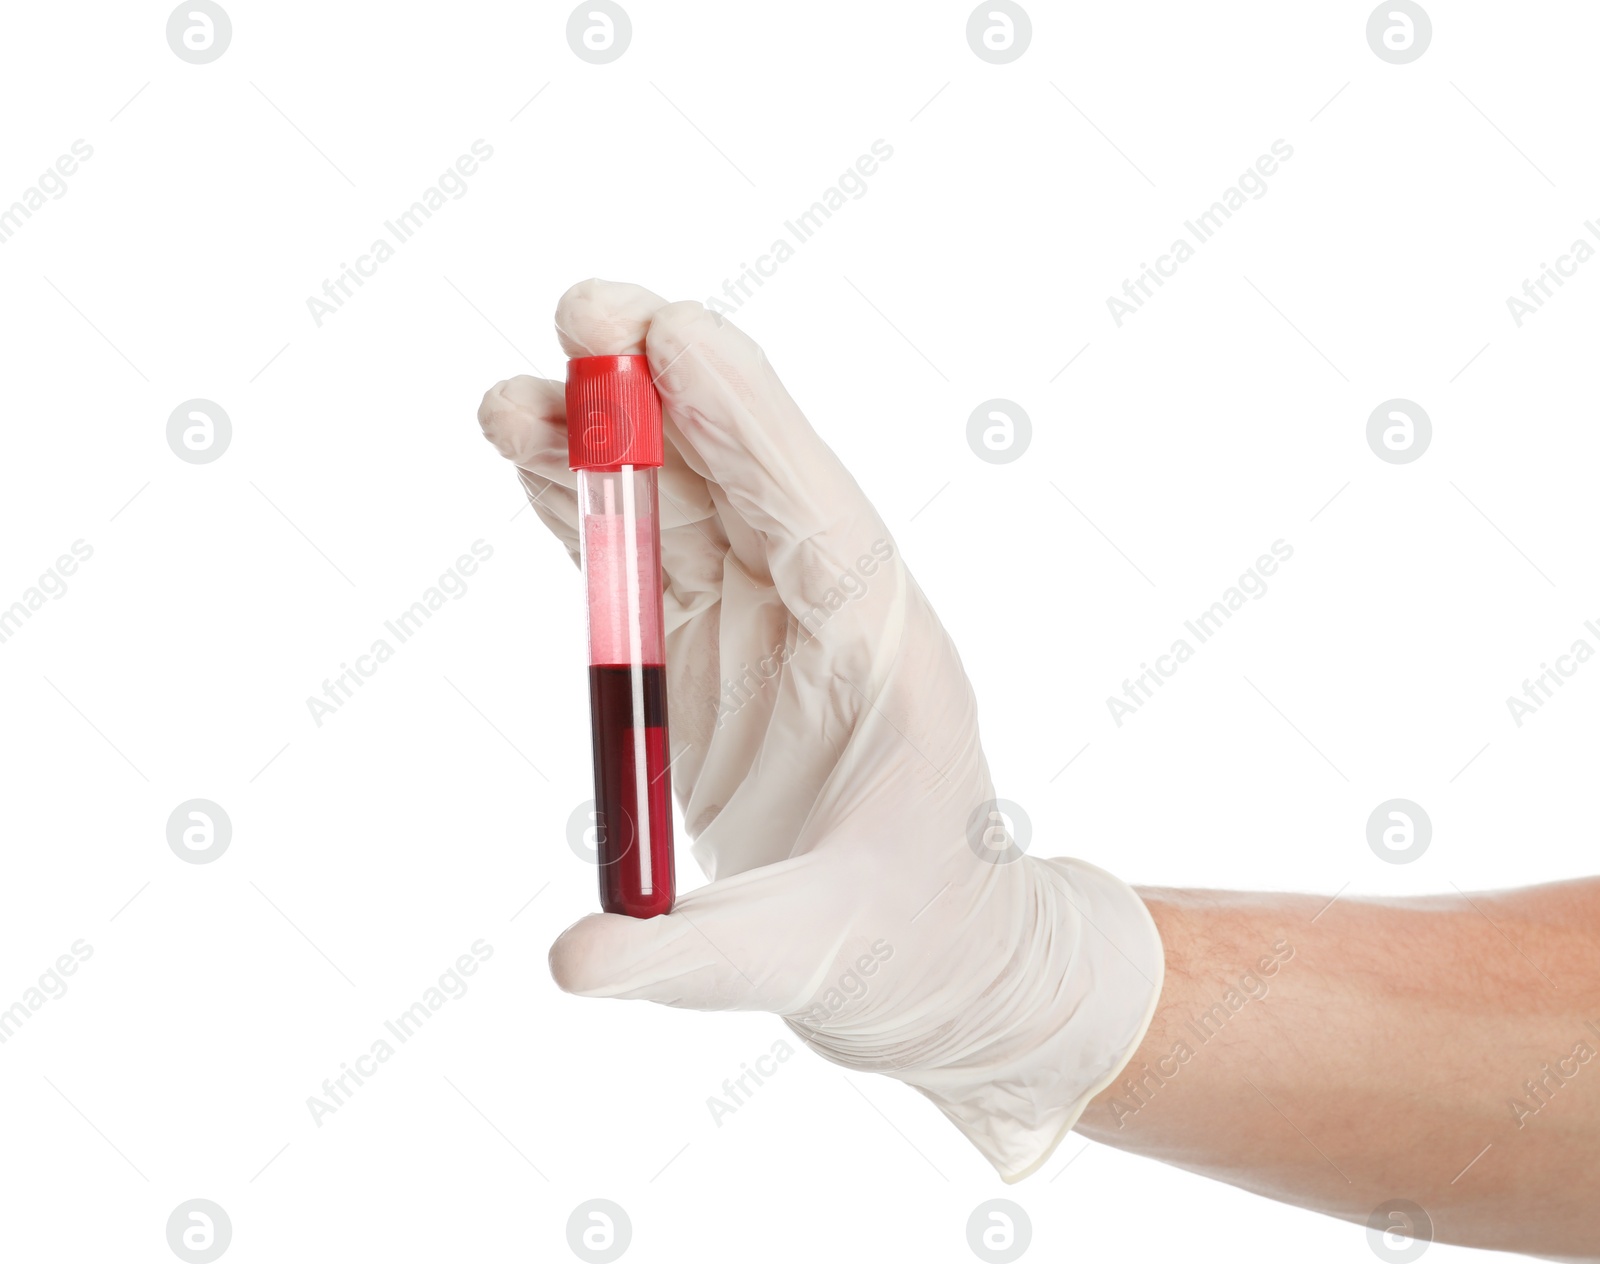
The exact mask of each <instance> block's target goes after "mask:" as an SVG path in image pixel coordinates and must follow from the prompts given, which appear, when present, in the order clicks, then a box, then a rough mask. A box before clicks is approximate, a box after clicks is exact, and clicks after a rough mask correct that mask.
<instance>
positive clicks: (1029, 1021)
mask: <svg viewBox="0 0 1600 1264" xmlns="http://www.w3.org/2000/svg"><path fill="white" fill-rule="evenodd" d="M1021 863H1023V864H1025V865H1027V866H1028V869H1029V873H1028V888H1029V891H1028V894H1029V904H1028V907H1029V910H1030V916H1031V917H1032V919H1033V925H1032V926H1031V927H1030V928H1029V929H1030V930H1031V933H1029V934H1024V935H1022V936H1021V937H1020V939H1019V941H1018V942H1019V945H1020V946H1019V948H1018V957H1019V960H1017V961H1016V962H1015V963H1014V967H1015V968H1014V969H1012V970H1011V971H1008V974H1007V977H1006V978H1004V979H1003V980H1000V981H997V986H1003V987H1005V988H1006V989H1007V990H1008V992H1009V995H1008V996H1007V997H1006V998H1005V1004H1004V1012H1005V1014H1006V1015H1007V1016H1008V1017H1007V1020H1006V1022H1005V1023H1004V1024H1002V1025H1001V1028H1000V1030H998V1031H995V1032H994V1033H993V1034H992V1035H991V1036H990V1037H989V1038H988V1039H986V1040H985V1041H984V1042H983V1043H982V1045H981V1046H979V1047H978V1048H976V1049H974V1050H971V1051H970V1052H968V1053H966V1054H965V1055H964V1056H962V1057H961V1058H960V1060H959V1061H958V1062H955V1063H953V1064H947V1065H945V1066H941V1067H936V1068H919V1069H918V1071H917V1072H915V1073H914V1074H913V1075H909V1076H906V1077H904V1078H906V1079H907V1081H908V1082H909V1083H911V1084H912V1086H913V1087H915V1088H916V1089H917V1090H918V1091H919V1092H921V1093H922V1094H923V1095H924V1096H925V1097H927V1098H928V1099H929V1100H931V1101H932V1102H933V1103H934V1104H935V1105H936V1106H938V1107H939V1109H940V1110H941V1111H943V1112H944V1114H945V1116H946V1118H948V1119H949V1120H950V1121H951V1122H952V1123H953V1124H955V1126H956V1127H957V1128H959V1129H961V1131H962V1132H963V1133H964V1134H965V1135H966V1137H967V1139H968V1140H970V1141H971V1142H972V1143H973V1145H975V1146H977V1147H978V1149H979V1150H980V1151H982V1153H983V1156H984V1157H985V1158H986V1159H988V1160H989V1162H990V1163H992V1164H993V1165H994V1167H995V1169H996V1170H997V1171H998V1172H999V1173H1000V1176H1001V1178H1002V1179H1003V1180H1004V1181H1006V1182H1007V1183H1008V1184H1010V1183H1013V1182H1016V1181H1020V1180H1022V1179H1023V1178H1024V1177H1027V1176H1030V1175H1032V1174H1033V1173H1034V1172H1035V1171H1037V1170H1038V1169H1039V1167H1040V1166H1042V1165H1043V1164H1044V1163H1045V1161H1046V1160H1047V1159H1049V1157H1050V1155H1051V1153H1052V1152H1054V1150H1055V1148H1056V1146H1057V1145H1059V1144H1060V1143H1061V1141H1062V1139H1063V1138H1064V1137H1065V1136H1066V1135H1067V1133H1068V1132H1069V1131H1071V1129H1072V1126H1073V1125H1074V1124H1076V1123H1077V1122H1078V1117H1079V1116H1080V1115H1082V1114H1083V1111H1084V1108H1085V1107H1086V1106H1087V1105H1088V1104H1089V1102H1090V1100H1091V1099H1093V1098H1094V1097H1095V1095H1096V1094H1098V1093H1100V1092H1101V1091H1102V1090H1103V1089H1105V1088H1107V1087H1109V1086H1110V1085H1111V1084H1112V1083H1113V1082H1114V1081H1115V1080H1116V1078H1117V1076H1118V1075H1119V1074H1121V1072H1122V1069H1123V1068H1124V1067H1125V1066H1126V1065H1127V1064H1128V1061H1129V1060H1130V1059H1131V1058H1132V1057H1133V1054H1134V1052H1135V1051H1136V1050H1137V1049H1138V1047H1139V1043H1140V1041H1142V1040H1143V1039H1144V1035H1145V1032H1146V1030H1147V1029H1148V1028H1149V1026H1150V1020H1151V1019H1152V1018H1153V1017H1154V1015H1155V1009H1156V1003H1157V1002H1158V1001H1159V999H1160V997H1161V983H1162V978H1163V974H1164V970H1165V958H1164V954H1163V951H1162V946H1161V936H1160V934H1159V932H1158V931H1157V930H1156V924H1155V921H1154V920H1153V919H1152V918H1151V916H1150V912H1149V910H1148V909H1147V908H1146V907H1145V905H1144V901H1143V900H1141V899H1140V898H1139V896H1138V895H1137V894H1136V893H1135V892H1134V890H1133V888H1132V887H1130V886H1128V885H1127V884H1126V883H1125V882H1123V881H1121V880H1120V879H1118V878H1116V877H1114V876H1113V875H1111V874H1109V873H1106V872H1105V871H1104V870H1103V869H1098V868H1096V867H1095V866H1094V865H1090V864H1086V863H1085V862H1083V861H1081V860H1072V859H1068V858H1065V857H1063V858H1057V859H1047V860H1035V859H1034V858H1032V857H1025V858H1024V859H1023V861H1022V862H1021Z"/></svg>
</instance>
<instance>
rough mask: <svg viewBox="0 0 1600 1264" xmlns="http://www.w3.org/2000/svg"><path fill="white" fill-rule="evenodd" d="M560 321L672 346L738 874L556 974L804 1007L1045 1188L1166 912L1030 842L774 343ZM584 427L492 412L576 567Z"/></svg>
mask: <svg viewBox="0 0 1600 1264" xmlns="http://www.w3.org/2000/svg"><path fill="white" fill-rule="evenodd" d="M556 326H557V329H558V331H559V333H560V337H561V343H562V346H563V347H564V348H565V350H566V352H567V354H568V355H572V356H579V355H621V354H638V353H641V352H642V353H644V354H647V355H648V356H649V358H650V365H651V369H652V372H653V373H654V375H655V376H656V378H657V386H658V388H659V389H660V392H661V397H662V403H663V407H664V413H665V418H666V438H667V455H666V464H665V466H664V468H663V471H662V476H661V492H662V502H661V524H662V531H661V542H662V559H663V561H662V564H663V569H664V570H665V572H666V610H665V614H666V629H667V659H668V662H667V676H668V697H669V704H668V714H669V724H670V727H671V735H672V739H673V742H674V753H675V755H676V756H677V758H676V759H675V762H674V763H673V765H672V768H673V779H674V783H675V785H676V787H677V793H678V800H679V803H680V805H681V807H682V810H683V819H684V821H685V823H686V825H687V829H688V833H689V835H690V836H691V837H692V838H693V839H694V847H693V851H694V855H695V858H696V859H697V860H698V861H699V862H700V865H701V867H702V868H703V869H704V871H705V873H706V875H707V877H708V878H710V879H711V882H710V883H709V885H706V886H703V887H701V888H699V889H697V890H694V891H690V892H688V893H687V894H685V895H683V896H681V898H680V899H679V901H678V904H677V907H676V908H675V910H674V911H673V912H672V913H671V914H669V915H667V916H664V917H657V918H652V919H649V920H636V919H633V918H629V917H622V916H617V915H613V914H597V915H595V916H591V917H585V918H584V919H583V920H581V921H579V922H578V923H577V924H575V925H574V926H572V927H571V928H570V929H568V930H567V931H566V932H565V933H564V934H563V935H562V936H561V937H560V938H559V939H558V940H557V941H556V943H555V945H554V947H553V948H552V949H551V952H550V966H551V971H552V973H553V974H554V976H555V979H556V982H557V983H558V984H560V986H561V987H562V988H564V989H566V990H567V991H569V992H576V993H579V994H582V995H585V996H610V997H627V998H636V999H644V1000H653V1001H659V1002H662V1003H663V1004H667V1005H677V1006H682V1007H685V1008H689V1009H706V1010H724V1009H753V1010H770V1011H771V1012H773V1013H776V1014H780V1015H782V1016H783V1018H784V1021H785V1022H786V1023H787V1024H788V1025H789V1027H790V1028H791V1029H792V1030H793V1031H794V1032H795V1034H796V1035H797V1036H799V1037H800V1038H801V1039H802V1040H804V1041H805V1042H806V1043H807V1044H808V1045H810V1046H811V1047H812V1048H813V1049H815V1050H816V1051H817V1052H818V1053H820V1054H821V1055H822V1056H823V1057H825V1058H828V1059H830V1060H831V1061H833V1062H836V1063H838V1064H840V1065H842V1066H845V1067H851V1068H855V1069H857V1070H862V1071H876V1072H879V1073H881V1074H884V1075H889V1076H893V1077H894V1078H896V1079H899V1080H903V1081H905V1082H906V1083H907V1084H910V1085H912V1086H913V1087H914V1088H916V1089H917V1090H918V1091H919V1092H921V1093H922V1094H923V1095H924V1096H926V1097H928V1098H929V1099H930V1100H931V1101H933V1102H934V1103H935V1104H936V1105H937V1106H938V1107H939V1109H940V1110H942V1111H943V1112H944V1113H945V1115H946V1116H947V1117H948V1118H949V1119H950V1120H951V1121H952V1122H953V1123H954V1124H955V1125H956V1126H957V1127H958V1128H960V1129H961V1131H962V1132H963V1133H965V1134H966V1136H967V1137H968V1138H969V1139H970V1140H971V1141H972V1142H973V1144H974V1145H976V1146H977V1147H978V1149H979V1150H981V1151H982V1152H983V1154H984V1156H985V1157H986V1158H987V1159H988V1160H989V1161H990V1162H991V1163H992V1164H994V1166H995V1167H996V1168H997V1169H998V1170H999V1172H1000V1175H1001V1176H1002V1177H1004V1178H1005V1179H1006V1180H1007V1181H1016V1180H1020V1179H1022V1178H1023V1177H1024V1176H1027V1175H1028V1174H1029V1173H1030V1172H1032V1171H1034V1170H1035V1169H1036V1168H1037V1167H1038V1166H1039V1165H1040V1164H1042V1163H1043V1162H1044V1161H1045V1159H1046V1158H1048V1157H1049V1155H1050V1152H1051V1151H1052V1150H1053V1149H1054V1148H1055V1146H1056V1144H1057V1143H1058V1142H1059V1141H1060V1140H1061V1138H1062V1137H1063V1136H1064V1135H1065V1134H1066V1132H1067V1130H1068V1129H1070V1128H1071V1127H1072V1125H1073V1124H1074V1123H1075V1122H1076V1121H1077V1118H1078V1116H1079V1114H1080V1113H1081V1112H1082V1110H1083V1108H1084V1106H1085V1105H1086V1104H1087V1103H1088V1101H1089V1099H1090V1098H1091V1097H1093V1096H1094V1095H1095V1094H1096V1093H1097V1092H1099V1091H1100V1090H1101V1089H1103V1088H1104V1087H1106V1086H1107V1085H1108V1084H1109V1083H1110V1082H1111V1081H1112V1080H1113V1079H1115V1077H1116V1076H1117V1074H1118V1073H1119V1072H1120V1071H1121V1069H1122V1067H1123V1065H1124V1064H1125V1063H1126V1062H1127V1060H1128V1058H1129V1057H1130V1056H1131V1055H1132V1053H1133V1051H1134V1049H1135V1048H1136V1047H1137V1046H1138V1044H1139V1041H1140V1039H1141V1038H1142V1037H1143V1035H1144V1032H1145V1028H1146V1027H1147V1025H1148V1024H1149V1021H1150V1017H1151V1014H1152V1013H1153V1011H1154V1008H1155V1003H1156V999H1157V997H1158V995H1159V993H1160V985H1161V979H1162V966H1163V960H1162V950H1161V941H1160V938H1159V936H1158V935H1157V933H1156V928H1155V924H1154V923H1153V922H1152V920H1151V918H1150V915H1149V913H1148V912H1147V911H1146V909H1145V907H1144V904H1143V903H1142V902H1141V901H1140V899H1139V898H1138V896H1136V895H1135V894H1134V892H1133V891H1132V890H1131V889H1130V888H1129V887H1127V886H1126V885H1124V884H1123V883H1122V882H1120V881H1119V880H1117V879H1116V878H1114V877H1112V876H1111V875H1110V874H1108V873H1105V872H1103V871H1102V870H1100V869H1097V868H1095V867H1093V866H1092V865H1088V864H1084V863H1082V862H1081V861H1075V860H1069V859H1066V858H1059V859H1040V858H1038V857H1036V856H1032V855H1022V854H1021V853H1020V850H1019V849H1018V848H1017V846H1016V845H1015V843H1014V842H1013V841H1012V840H1011V839H1010V838H1009V836H1008V835H1007V833H1006V827H1005V823H1004V817H1003V816H1002V815H1001V814H999V813H998V810H997V809H996V807H995V804H994V799H995V791H994V786H993V784H992V783H991V781H990V778H989V769H988V766H987V764H986V763H985V761H984V756H983V749H982V747H981V745H980V743H979V739H978V714H977V705H976V701H975V699H974V697H973V692H972V687H971V685H970V684H969V683H968V681H967V677H966V673H965V672H964V671H963V670H962V666H961V660H960V659H959V658H958V657H957V655H956V649H955V646H954V645H952V644H951V642H950V638H949V636H948V635H946V633H945V630H944V628H943V627H942V626H941V625H940V623H939V620H938V618H937V617H936V616H935V615H934V613H933V610H932V609H931V608H930V607H929V605H928V602H927V599H926V598H925V597H924V596H923V594H922V592H921V590H920V589H919V588H918V587H917V585H916V583H915V581H913V580H912V578H911V575H910V572H909V571H908V570H907V569H906V566H905V564H904V561H903V560H902V558H901V556H900V553H899V550H898V549H897V548H896V546H895V544H894V541H893V539H892V537H891V536H890V534H889V531H888V529H887V528H886V527H885V526H884V524H883V521H882V520H881V519H880V518H879V517H878V515H877V513H876V512H875V511H874V510H873V507H872V505H871V504H870V503H868V501H867V499H866V497H865V496H864V495H863V494H862V492H861V489H860V488H859V487H858V486H857V485H856V483H855V480H854V479H852V478H851V477H850V475H849V474H848V473H847V472H846V471H845V469H844V467H843V466H842V465H841V464H840V463H839V460H838V458H837V457H836V456H835V455H834V454H833V452H832V451H831V450H830V449H829V448H828V447H827V446H826V445H825V444H824V443H823V442H822V440H821V439H820V438H818V436H817V434H816V433H815V432H814V431H813V430H812V429H811V427H810V425H809V424H808V423H807V422H806V419H805V418H804V417H803V416H802V415H801V413H800V410H799V408H798V407H797V406H796V405H795V403H794V401H793V400H792V399H790V398H789V395H788V393H787V392H786V391H785V390H784V388H783V386H782V385H781V384H780V383H779V381H778V378H777V376H776V374H774V372H773V371H772V368H771V366H770V365H769V364H768V363H767V360H766V357H765V356H764V355H763V354H762V353H761V350H760V348H758V347H757V346H756V345H755V344H754V343H752V342H751V341H750V339H749V338H748V337H746V336H745V335H744V334H743V333H742V332H740V331H739V330H738V329H737V328H735V327H734V326H733V325H732V324H730V323H729V322H728V321H726V320H724V319H723V318H722V317H721V316H719V315H715V314H713V313H710V312H707V311H706V310H705V309H704V308H703V307H702V306H701V305H700V304H699V303H692V302H689V303H671V304H669V303H666V302H665V301H664V300H662V299H660V298H658V297H656V296H655V295H654V294H651V293H650V292H649V291H647V290H644V289H641V288H639V287H638V286H633V285H619V284H611V283H608V282H604V281H586V282H583V283H582V284H580V285H577V286H574V287H573V288H572V289H571V290H569V291H568V292H567V293H566V294H565V295H564V296H563V297H562V299H561V302H560V305H559V307H558V308H557V311H556ZM564 411H565V405H564V392H563V387H562V384H561V383H559V382H549V381H541V380H538V379H535V378H531V377H518V378H513V379H511V380H510V381H507V382H502V383H500V384H499V385H498V386H496V387H495V388H494V389H492V390H491V391H489V393H488V394H487V395H485V396H484V400H483V405H482V407H481V408H480V410H479V413H478V419H479V421H480V422H481V423H482V425H483V429H484V433H485V435H486V436H487V437H488V438H489V439H490V440H491V441H492V442H493V443H494V444H495V446H496V447H498V448H499V450H500V451H501V453H502V454H503V455H505V456H506V457H508V458H510V459H511V460H512V461H514V462H515V463H516V465H517V467H518V469H519V471H520V472H521V478H522V481H523V484H524V485H525V487H526V488H527V491H528V493H529V495H530V497H531V498H532V500H533V504H534V508H535V510H536V511H537V512H538V514H539V516H540V518H542V519H543V520H544V522H545V524H546V525H547V526H548V527H549V528H550V529H551V530H552V531H553V532H554V533H555V534H556V536H557V537H558V538H559V539H560V540H561V541H562V542H563V543H564V544H565V545H566V547H567V551H568V553H570V554H571V555H572V556H573V558H574V560H576V558H577V547H578V539H577V505H576V501H575V497H574V493H573V486H574V476H573V475H572V473H571V472H570V471H569V470H568V469H567V437H566V428H565V416H564ZM576 601H577V597H576V595H575V596H574V602H575V603H576ZM574 608H575V609H576V604H575V605H574Z"/></svg>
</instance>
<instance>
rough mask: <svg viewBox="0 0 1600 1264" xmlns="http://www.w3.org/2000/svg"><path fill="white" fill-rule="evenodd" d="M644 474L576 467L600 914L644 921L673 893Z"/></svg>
mask: <svg viewBox="0 0 1600 1264" xmlns="http://www.w3.org/2000/svg"><path fill="white" fill-rule="evenodd" d="M656 473H657V472H656V470H655V468H653V467H642V466H635V465H624V466H622V467H621V468H620V469H615V470H595V469H579V470H578V506H579V517H578V535H579V541H580V547H581V550H582V555H583V574H584V584H585V587H586V588H587V591H588V599H589V600H588V606H589V700H590V716H591V721H592V725H593V744H594V798H595V810H596V812H597V814H598V816H597V820H596V825H597V835H598V856H597V859H598V861H599V868H600V906H601V908H603V909H604V910H605V911H606V912H608V913H625V914H627V915H629V916H631V917H656V916H658V915H660V914H662V913H667V912H670V911H671V909H672V902H673V896H674V874H673V862H672V780H671V771H670V755H669V746H668V742H667V683H666V645H665V639H664V637H663V635H662V626H661V625H662V610H661V533H660V526H659V522H658V512H657V508H658V501H657V492H656Z"/></svg>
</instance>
